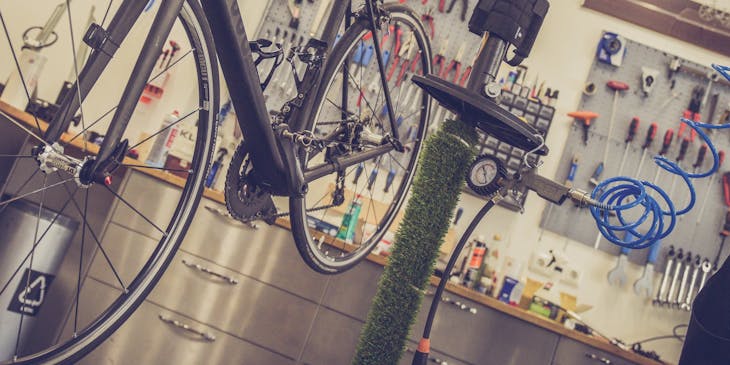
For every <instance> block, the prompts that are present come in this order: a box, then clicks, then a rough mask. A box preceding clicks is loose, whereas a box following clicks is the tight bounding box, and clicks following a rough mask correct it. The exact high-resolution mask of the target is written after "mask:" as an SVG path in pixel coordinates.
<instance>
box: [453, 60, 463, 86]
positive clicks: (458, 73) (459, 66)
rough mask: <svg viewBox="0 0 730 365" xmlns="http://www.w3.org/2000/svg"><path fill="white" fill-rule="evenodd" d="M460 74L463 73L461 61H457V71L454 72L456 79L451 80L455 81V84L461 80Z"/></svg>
mask: <svg viewBox="0 0 730 365" xmlns="http://www.w3.org/2000/svg"><path fill="white" fill-rule="evenodd" d="M459 75H461V62H457V63H456V72H454V80H452V81H451V82H453V83H454V84H455V83H457V82H459Z"/></svg>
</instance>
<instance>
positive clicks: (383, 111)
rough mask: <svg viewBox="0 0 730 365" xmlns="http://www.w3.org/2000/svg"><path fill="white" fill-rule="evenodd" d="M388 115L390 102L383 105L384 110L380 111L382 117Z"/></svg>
mask: <svg viewBox="0 0 730 365" xmlns="http://www.w3.org/2000/svg"><path fill="white" fill-rule="evenodd" d="M386 115H388V103H385V105H383V110H381V111H380V116H381V117H384V116H386Z"/></svg>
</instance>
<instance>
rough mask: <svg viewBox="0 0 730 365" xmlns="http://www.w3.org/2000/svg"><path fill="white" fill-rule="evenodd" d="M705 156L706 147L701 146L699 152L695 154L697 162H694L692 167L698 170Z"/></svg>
mask: <svg viewBox="0 0 730 365" xmlns="http://www.w3.org/2000/svg"><path fill="white" fill-rule="evenodd" d="M706 155H707V145H706V144H703V145H702V147H700V151H699V152H697V160H696V161H695V164H694V165H692V167H694V168H698V167H700V166H702V163H703V162H705V156H706Z"/></svg>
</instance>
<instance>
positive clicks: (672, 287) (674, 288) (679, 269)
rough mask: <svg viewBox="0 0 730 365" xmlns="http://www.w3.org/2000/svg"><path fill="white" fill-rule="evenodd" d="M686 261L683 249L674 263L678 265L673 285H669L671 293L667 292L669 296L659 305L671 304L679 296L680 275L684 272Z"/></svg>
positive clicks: (675, 269) (673, 276)
mask: <svg viewBox="0 0 730 365" xmlns="http://www.w3.org/2000/svg"><path fill="white" fill-rule="evenodd" d="M683 259H684V253H683V252H682V249H681V248H680V249H679V250H678V251H677V258H676V259H675V260H674V263H675V264H676V265H675V266H674V275H672V283H671V284H670V285H669V291H668V292H667V296H666V297H663V298H661V301H660V302H659V304H661V305H664V304H667V305H668V304H669V302H671V301H672V299H674V298H675V295H676V294H677V282H678V281H679V274H680V273H681V272H682V260H683Z"/></svg>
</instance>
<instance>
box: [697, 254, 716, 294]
mask: <svg viewBox="0 0 730 365" xmlns="http://www.w3.org/2000/svg"><path fill="white" fill-rule="evenodd" d="M710 270H712V265H711V264H710V260H708V259H705V261H702V279H700V286H699V287H698V288H697V294H699V293H700V290H702V288H704V287H705V283H706V282H707V277H708V276H709V275H710Z"/></svg>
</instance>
